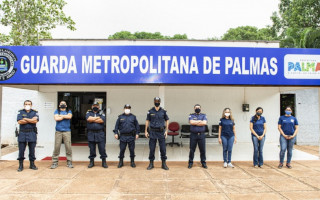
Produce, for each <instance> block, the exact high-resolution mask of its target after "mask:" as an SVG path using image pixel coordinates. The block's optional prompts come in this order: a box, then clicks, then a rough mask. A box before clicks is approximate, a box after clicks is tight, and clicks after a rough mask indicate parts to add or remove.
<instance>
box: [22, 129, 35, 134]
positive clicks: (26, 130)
mask: <svg viewBox="0 0 320 200" xmlns="http://www.w3.org/2000/svg"><path fill="white" fill-rule="evenodd" d="M20 132H23V133H31V132H34V129H33V128H32V129H22V130H20Z"/></svg>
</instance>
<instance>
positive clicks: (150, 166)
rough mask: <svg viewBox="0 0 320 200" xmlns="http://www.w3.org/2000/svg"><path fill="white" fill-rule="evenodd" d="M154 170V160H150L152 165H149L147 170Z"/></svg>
mask: <svg viewBox="0 0 320 200" xmlns="http://www.w3.org/2000/svg"><path fill="white" fill-rule="evenodd" d="M152 168H154V166H153V160H150V164H149V166H148V168H147V170H151V169H152Z"/></svg>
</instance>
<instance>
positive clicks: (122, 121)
mask: <svg viewBox="0 0 320 200" xmlns="http://www.w3.org/2000/svg"><path fill="white" fill-rule="evenodd" d="M118 131H120V134H121V133H131V132H133V131H134V132H136V134H137V135H139V133H140V127H139V123H138V120H137V118H136V116H135V115H133V114H129V115H126V114H124V113H123V114H122V115H119V116H118V119H117V122H116V126H115V127H114V130H113V132H114V134H117V133H118Z"/></svg>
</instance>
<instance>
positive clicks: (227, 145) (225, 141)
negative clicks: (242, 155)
mask: <svg viewBox="0 0 320 200" xmlns="http://www.w3.org/2000/svg"><path fill="white" fill-rule="evenodd" d="M221 140H222V147H223V161H224V162H227V163H230V162H231V154H232V147H233V142H234V136H232V137H230V138H228V137H225V136H222V135H221Z"/></svg>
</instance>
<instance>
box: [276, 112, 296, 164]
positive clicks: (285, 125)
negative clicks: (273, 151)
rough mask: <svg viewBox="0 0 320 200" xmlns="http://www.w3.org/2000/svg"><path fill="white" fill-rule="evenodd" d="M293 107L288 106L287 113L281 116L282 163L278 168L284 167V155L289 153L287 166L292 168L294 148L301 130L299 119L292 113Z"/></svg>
mask: <svg viewBox="0 0 320 200" xmlns="http://www.w3.org/2000/svg"><path fill="white" fill-rule="evenodd" d="M291 114H292V109H291V107H290V106H287V107H286V110H285V115H283V116H281V117H280V118H279V122H278V130H279V132H280V163H279V166H278V168H279V169H281V168H282V167H283V162H284V155H285V153H286V151H288V153H287V164H286V166H287V167H288V168H289V169H291V168H292V166H291V158H292V149H293V145H294V143H295V141H296V136H297V134H298V131H299V124H298V120H297V119H296V118H295V117H294V116H292V115H291Z"/></svg>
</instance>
